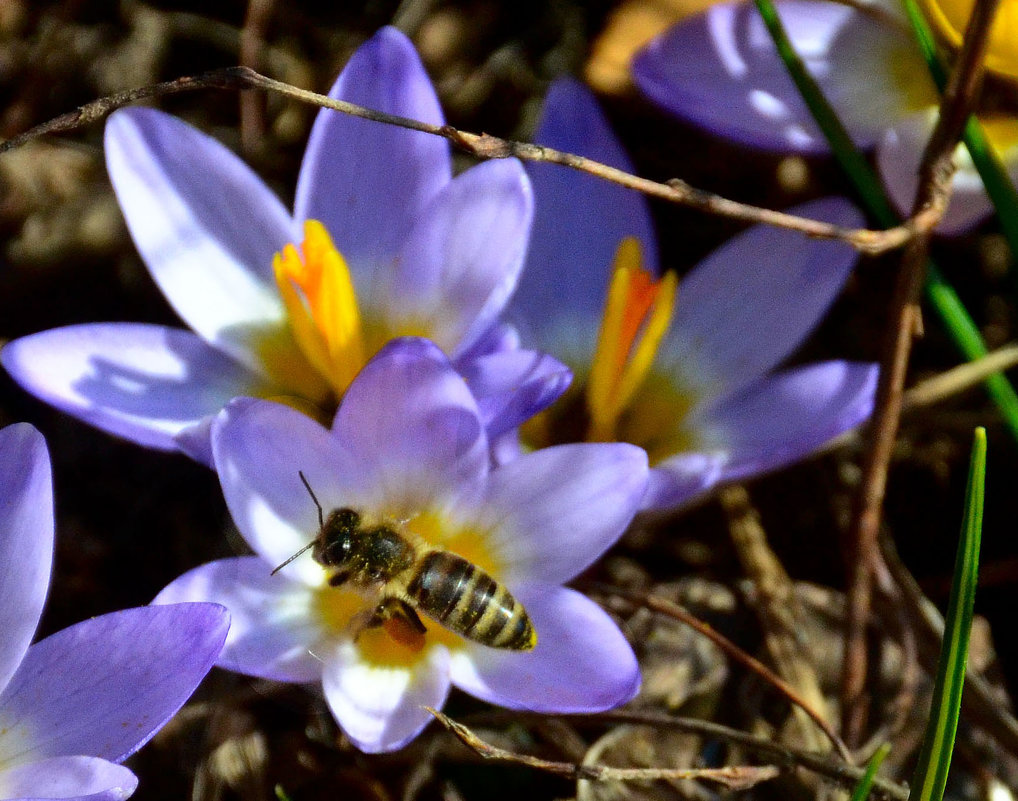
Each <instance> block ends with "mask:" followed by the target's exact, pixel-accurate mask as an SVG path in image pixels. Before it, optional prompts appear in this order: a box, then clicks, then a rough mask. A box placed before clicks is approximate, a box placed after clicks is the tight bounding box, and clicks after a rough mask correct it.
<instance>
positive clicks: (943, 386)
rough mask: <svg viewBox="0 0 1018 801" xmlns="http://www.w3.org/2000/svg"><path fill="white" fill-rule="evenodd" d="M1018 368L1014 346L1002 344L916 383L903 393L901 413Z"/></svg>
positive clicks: (1017, 348) (935, 401)
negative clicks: (976, 357)
mask: <svg viewBox="0 0 1018 801" xmlns="http://www.w3.org/2000/svg"><path fill="white" fill-rule="evenodd" d="M1016 365H1018V343H1012V344H1010V345H1005V346H1004V347H1002V348H998V349H997V350H995V351H993V352H991V353H988V354H986V355H985V356H983V357H982V358H979V359H976V360H975V361H974V362H965V363H964V364H960V365H958V366H957V367H952V368H951V369H950V370H947V371H945V372H943V373H940V374H938V375H935V376H934V377H933V378H928V379H926V380H925V381H923V382H921V383H919V384H916V385H915V386H914V387H912V388H911V389H909V390H907V391H906V392H905V397H904V399H903V400H902V406H901V411H902V413H906V412H913V411H916V410H917V409H922V408H925V407H927V406H932V405H933V404H935V403H940V402H941V401H943V400H946V399H947V398H950V397H953V396H954V395H957V394H958V393H959V392H964V391H965V390H967V389H971V388H972V387H976V386H979V385H980V384H982V383H983V381H985V380H986V379H987V378H988V377H990V376H991V375H993V374H994V373H1001V372H1003V371H1004V370H1010V369H1011V368H1012V367H1015V366H1016Z"/></svg>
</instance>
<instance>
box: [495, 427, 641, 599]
mask: <svg viewBox="0 0 1018 801" xmlns="http://www.w3.org/2000/svg"><path fill="white" fill-rule="evenodd" d="M646 487H647V455H646V454H645V453H644V451H643V449H641V448H637V447H635V446H633V445H629V444H626V443H607V444H576V445H559V446H556V447H552V448H543V449H541V450H539V451H535V452H533V453H530V454H527V455H525V456H521V457H520V458H518V459H515V460H513V461H512V462H510V463H508V464H506V465H502V466H501V467H499V468H498V469H497V470H494V471H492V472H491V474H490V476H489V479H488V492H487V494H486V495H485V498H484V505H485V507H486V508H487V510H488V514H490V515H491V517H492V519H493V520H494V521H497V524H496V525H492V527H491V533H490V535H489V546H490V547H491V548H492V549H493V550H494V551H495V552H496V553H498V554H499V555H500V561H501V571H502V572H501V573H500V576H501V577H502V578H503V579H504V580H505V581H507V582H509V583H512V582H513V580H514V579H515V580H524V581H531V580H533V581H547V582H549V583H554V584H559V583H562V582H564V581H569V580H570V579H571V578H573V577H575V576H576V575H577V574H578V573H579V572H580V571H582V570H583V569H584V568H586V567H588V566H589V565H590V564H591V563H592V562H593V561H594V560H595V559H597V558H598V557H599V556H600V555H601V554H603V553H604V552H605V551H606V550H607V549H608V548H609V547H610V546H611V545H612V544H613V543H614V542H615V541H616V540H617V539H618V538H619V537H620V536H621V535H622V532H623V531H624V530H625V528H626V526H627V525H629V521H630V520H632V517H633V514H634V513H635V511H636V508H637V505H638V504H639V502H640V499H641V498H642V497H643V493H644V491H645V490H646ZM522 499H526V500H525V501H523V500H522Z"/></svg>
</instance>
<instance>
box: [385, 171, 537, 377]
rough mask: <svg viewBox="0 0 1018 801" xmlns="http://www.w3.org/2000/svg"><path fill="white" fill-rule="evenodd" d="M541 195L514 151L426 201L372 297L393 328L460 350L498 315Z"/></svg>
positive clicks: (513, 282) (519, 264) (513, 279)
mask: <svg viewBox="0 0 1018 801" xmlns="http://www.w3.org/2000/svg"><path fill="white" fill-rule="evenodd" d="M533 211H534V203H533V196H532V195H531V191H530V180H529V179H528V178H527V175H526V173H525V172H524V170H523V165H521V164H520V163H519V162H518V161H516V160H515V159H502V160H498V161H488V162H485V163H483V164H478V165H477V166H476V167H473V168H471V169H469V170H467V171H466V172H465V173H463V174H462V175H459V176H457V177H456V179H455V180H453V181H451V182H450V183H449V184H447V185H446V186H445V188H444V189H442V190H441V191H440V192H439V193H438V194H437V195H436V196H435V197H434V198H433V199H432V201H431V203H429V204H428V206H427V207H426V208H424V209H423V210H422V211H421V213H420V215H419V216H418V218H417V222H416V224H415V225H414V227H413V229H412V230H411V231H410V233H409V235H408V237H407V240H406V243H405V244H404V245H403V247H402V249H401V250H400V256H399V258H398V259H397V261H396V269H395V270H394V271H391V272H390V273H389V275H388V276H387V278H386V279H384V280H383V279H381V277H380V278H379V279H378V285H379V287H380V288H382V287H384V289H382V291H381V292H380V293H379V296H377V297H375V298H374V299H373V301H372V302H374V303H377V304H378V311H377V313H378V314H384V316H385V318H386V319H387V321H388V327H389V328H390V330H393V331H409V332H413V333H422V334H425V335H426V336H427V337H428V338H429V339H431V340H432V341H433V342H435V343H436V344H438V345H439V346H440V347H441V348H443V349H444V350H445V351H446V352H447V353H449V355H450V356H452V357H453V358H455V356H456V355H457V354H459V353H461V352H463V351H464V350H465V349H467V348H469V347H470V345H471V344H472V343H473V342H474V341H475V340H477V338H478V337H480V336H481V335H482V334H484V333H485V332H486V331H487V330H488V329H489V328H491V326H492V324H493V323H494V322H495V320H496V318H497V317H498V315H499V314H500V313H501V312H502V309H503V308H504V307H505V304H506V301H508V299H509V295H510V294H511V293H512V291H513V289H514V288H515V287H516V280H517V278H518V277H519V273H520V269H521V267H522V266H523V255H524V250H525V249H526V246H527V236H528V234H529V232H530V222H531V219H532V217H533Z"/></svg>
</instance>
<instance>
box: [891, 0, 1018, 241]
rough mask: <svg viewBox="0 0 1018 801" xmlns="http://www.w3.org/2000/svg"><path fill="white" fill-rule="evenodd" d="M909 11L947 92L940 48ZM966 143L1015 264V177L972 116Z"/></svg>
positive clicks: (915, 9) (909, 7) (911, 4)
mask: <svg viewBox="0 0 1018 801" xmlns="http://www.w3.org/2000/svg"><path fill="white" fill-rule="evenodd" d="M905 11H906V12H907V14H908V19H909V22H910V23H911V25H912V32H913V33H914V34H915V38H916V41H917V42H918V43H919V49H920V51H922V54H923V58H924V59H926V65H927V66H928V67H929V70H930V75H931V76H932V77H933V82H934V83H935V84H936V85H937V88H938V89H939V90H940V91H941V92H943V91H944V87H945V86H947V71H946V70H945V69H944V66H943V64H941V62H940V58H939V57H938V56H937V44H936V41H935V40H934V37H933V32H932V31H931V30H930V26H929V25H928V24H927V23H926V18H925V17H924V16H923V13H922V11H921V10H920V9H919V6H918V5H917V4H916V2H915V0H905ZM962 141H963V142H964V143H965V147H966V148H968V151H969V155H970V156H971V157H972V164H973V165H974V166H975V168H976V170H977V171H978V172H979V177H980V178H981V179H982V181H983V186H984V187H986V194H987V195H989V197H990V201H991V202H992V203H993V207H994V208H995V209H996V210H997V217H998V218H999V219H1000V228H1001V231H1003V233H1004V237H1005V238H1006V239H1007V243H1008V245H1010V247H1011V256H1012V260H1013V259H1014V258H1015V257H1016V256H1018V189H1015V186H1014V184H1013V183H1012V182H1011V177H1010V176H1009V175H1008V174H1007V171H1006V170H1005V169H1004V165H1003V163H1002V162H1001V161H1000V159H999V158H998V157H997V154H996V153H995V152H994V150H993V148H992V147H991V146H990V143H989V140H988V139H987V138H986V134H985V132H984V131H983V126H982V125H980V124H979V120H977V119H976V118H975V116H970V117H969V118H968V120H967V121H966V123H965V130H964V132H963V134H962Z"/></svg>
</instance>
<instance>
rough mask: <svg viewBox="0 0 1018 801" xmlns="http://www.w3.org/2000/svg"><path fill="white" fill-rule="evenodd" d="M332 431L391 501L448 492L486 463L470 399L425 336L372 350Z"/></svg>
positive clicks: (412, 503)
mask: <svg viewBox="0 0 1018 801" xmlns="http://www.w3.org/2000/svg"><path fill="white" fill-rule="evenodd" d="M333 434H334V435H335V436H336V438H337V439H338V440H339V441H340V442H342V443H343V445H344V446H345V447H347V448H348V449H349V450H350V452H351V453H352V454H354V455H355V456H356V457H357V459H358V463H359V465H360V472H361V480H362V481H363V482H364V485H365V486H368V487H372V488H374V490H375V492H376V497H377V498H379V499H380V500H381V501H383V504H382V505H383V506H384V505H387V506H389V507H390V508H391V507H393V506H395V507H399V506H405V507H406V508H407V509H408V511H409V510H410V509H414V508H419V507H420V504H427V503H428V502H429V501H434V500H435V499H438V498H450V497H451V495H452V494H455V493H458V492H459V491H461V490H464V489H466V488H468V487H469V486H472V485H473V484H474V483H475V482H477V481H478V480H480V479H482V478H483V477H484V475H485V474H486V472H487V469H488V440H487V437H486V436H485V432H484V427H483V425H482V422H481V418H480V413H479V412H478V409H477V402H476V401H475V400H474V397H473V395H472V394H471V393H470V389H469V388H468V387H467V384H466V382H465V381H464V380H463V378H462V377H461V376H460V375H459V374H458V373H457V372H456V371H455V370H454V369H453V368H452V366H451V365H450V363H449V360H448V358H447V357H446V356H445V354H443V353H442V351H441V350H439V349H438V347H437V346H436V345H434V344H433V343H432V342H429V341H428V340H425V339H416V338H410V337H407V338H404V339H397V340H393V341H392V342H390V343H389V344H388V345H386V346H385V347H384V348H383V349H382V350H381V351H379V353H378V355H377V356H375V358H374V359H372V360H371V361H370V362H369V363H368V364H367V365H366V366H365V367H364V369H363V370H361V372H360V374H359V375H358V376H357V378H356V379H355V380H354V382H353V384H351V385H350V388H349V390H347V393H346V395H345V397H344V398H343V403H342V405H341V406H340V407H339V412H338V413H337V414H336V420H335V424H334V425H333ZM393 513H395V511H394V512H393Z"/></svg>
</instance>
